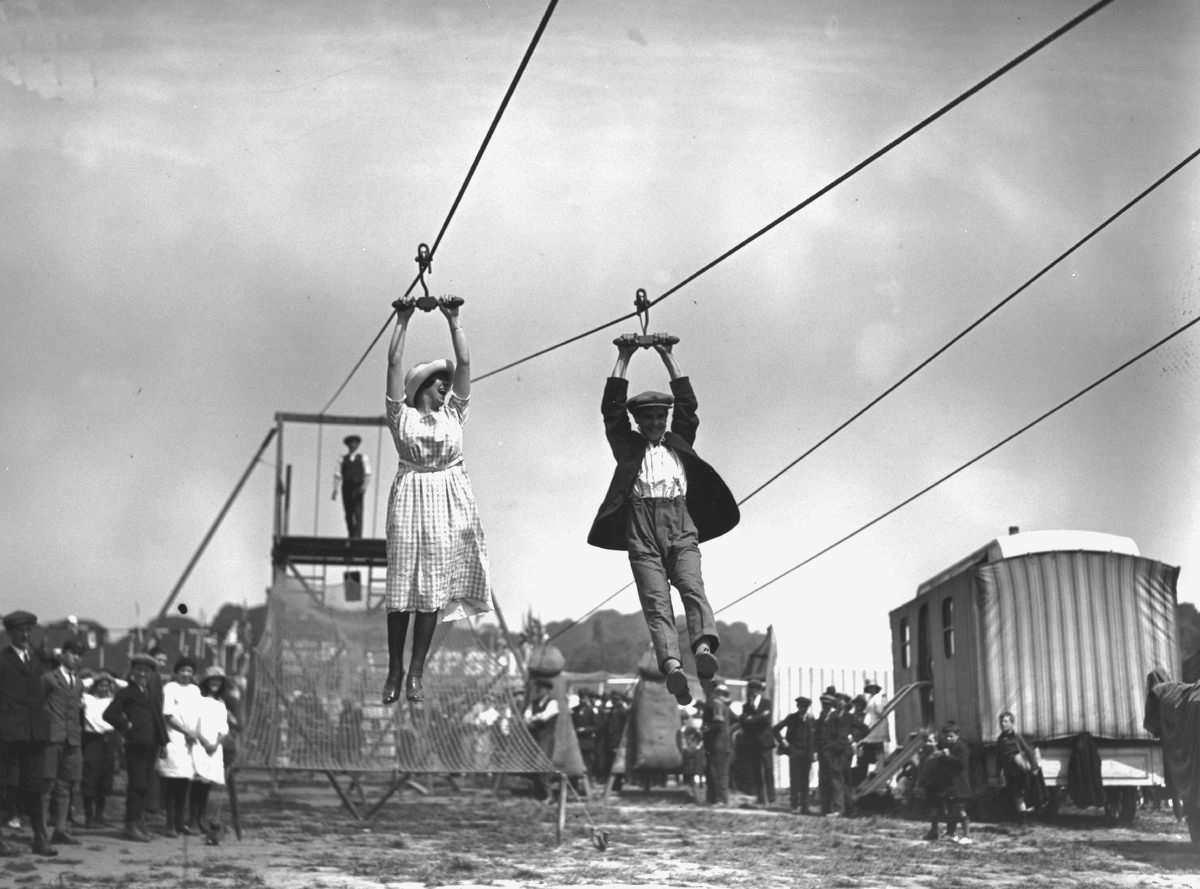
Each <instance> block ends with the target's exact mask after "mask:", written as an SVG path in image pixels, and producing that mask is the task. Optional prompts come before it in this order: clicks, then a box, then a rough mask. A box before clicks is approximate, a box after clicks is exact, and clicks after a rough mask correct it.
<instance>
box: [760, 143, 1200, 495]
mask: <svg viewBox="0 0 1200 889" xmlns="http://www.w3.org/2000/svg"><path fill="white" fill-rule="evenodd" d="M1197 156H1200V148H1197V149H1196V150H1195V151H1193V152H1192V153H1191V154H1189V155H1188V156H1187V157H1185V158H1184V159H1183V160H1182V161H1180V162H1179V163H1178V164H1176V165H1175V166H1174V167H1172V168H1171V169H1170V170H1168V171H1167V172H1166V173H1164V174H1163V175H1162V176H1160V177H1159V178H1158V179H1157V180H1155V182H1154V183H1153V184H1152V185H1150V186H1149V187H1148V188H1146V189H1144V190H1143V191H1142V192H1141V193H1139V194H1138V195H1137V197H1135V198H1133V200H1131V201H1129V202H1128V203H1127V204H1125V205H1124V206H1123V207H1121V209H1119V210H1117V212H1115V213H1113V214H1112V215H1111V216H1109V217H1108V218H1107V219H1105V220H1104V221H1103V222H1102V223H1100V224H1099V225H1098V226H1096V227H1095V228H1094V229H1092V230H1091V231H1090V232H1088V233H1087V234H1086V235H1084V236H1083V237H1082V238H1080V239H1079V240H1078V241H1076V242H1075V243H1074V244H1072V245H1071V246H1070V247H1068V248H1067V249H1066V250H1065V251H1063V252H1062V253H1060V254H1059V255H1058V256H1057V257H1056V258H1055V259H1053V260H1051V261H1050V263H1049V264H1048V265H1046V266H1043V268H1042V269H1041V271H1039V272H1038V273H1037V274H1035V275H1034V276H1033V277H1032V278H1030V279H1029V280H1027V281H1026V282H1025V283H1024V284H1022V285H1021V286H1020V287H1018V288H1017V289H1016V290H1014V291H1013V292H1012V293H1010V294H1009V295H1008V296H1006V297H1004V299H1002V300H1000V302H998V303H996V304H995V305H994V306H992V307H991V308H990V309H988V310H987V311H986V312H984V313H983V314H982V315H980V316H979V318H977V319H976V320H975V321H973V322H972V323H971V324H969V325H968V326H967V327H965V328H964V329H963V330H962V331H961V332H960V333H958V334H957V335H956V336H954V337H953V338H952V339H951V340H950V341H949V342H947V343H946V344H945V345H944V346H942V347H941V348H940V349H938V350H937V351H936V352H934V353H933V354H932V355H930V356H929V357H928V358H926V359H925V360H924V361H922V362H921V363H920V364H918V365H917V366H916V367H914V368H913V369H912V370H910V371H909V372H908V373H906V374H905V375H904V376H902V377H901V378H900V379H898V380H897V381H896V382H894V383H893V384H892V385H891V386H889V387H888V388H887V389H884V390H883V391H882V392H881V393H879V394H878V395H876V396H875V397H874V398H873V399H871V400H870V401H869V402H867V404H866V406H865V407H863V408H862V409H861V410H859V411H858V412H856V413H854V414H853V415H851V416H850V418H849V419H848V420H846V421H845V422H844V423H842V424H841V425H840V426H838V427H837V428H836V429H834V430H833V431H832V432H830V433H829V434H828V435H826V436H825V437H824V438H822V439H821V440H820V441H818V442H817V443H816V444H815V445H813V446H812V447H811V448H809V449H808V450H807V451H805V452H804V453H803V454H801V455H800V456H799V457H797V458H796V459H795V460H793V461H792V462H791V463H789V464H788V465H787V466H785V467H783V469H781V470H779V471H778V472H777V473H775V474H774V475H773V476H771V477H770V478H769V479H767V480H766V481H765V482H763V483H762V484H761V485H759V486H758V487H757V488H755V489H754V490H753V491H751V492H750V493H749V494H747V495H746V496H745V497H743V498H742V499H741V500H739V501H738V506H741V505H742V504H743V503H745V502H746V501H747V500H749V499H750V498H751V497H753V496H754V495H755V494H757V493H758V492H760V491H761V490H762V489H763V488H765V487H767V485H769V484H771V483H772V482H774V481H777V480H778V479H779V477H780V476H782V475H783V474H784V473H785V472H787V471H788V470H789V469H791V468H792V467H793V466H795V465H796V464H797V463H799V462H800V461H801V460H803V459H804V458H806V457H808V456H809V455H810V454H812V453H813V451H815V450H817V448H819V447H821V446H822V445H823V444H825V443H826V442H828V441H829V440H830V439H831V438H833V437H834V436H835V435H837V434H838V433H839V432H841V431H842V430H843V429H845V428H846V427H847V426H849V425H850V424H851V423H853V422H854V421H855V420H857V419H858V418H859V417H861V416H862V415H863V414H865V413H866V412H867V411H869V410H870V409H871V408H873V407H874V406H875V405H877V404H879V402H881V401H883V399H885V398H887V396H889V395H891V394H892V393H893V392H895V391H896V390H897V389H899V388H900V387H901V386H903V385H904V384H905V383H907V382H908V381H909V380H910V379H912V378H913V377H914V376H916V375H917V373H918V372H920V371H921V370H923V369H924V368H925V367H927V366H928V365H930V364H931V363H932V362H933V361H934V360H935V359H936V358H938V357H939V356H940V355H942V353H944V352H945V351H946V350H947V349H949V348H950V347H951V346H953V345H954V344H955V343H957V342H958V341H959V340H961V339H962V338H963V337H965V336H966V335H967V334H968V333H970V332H971V331H972V330H974V329H975V328H976V327H978V326H979V325H980V324H982V323H983V322H984V321H986V320H987V319H988V318H990V317H991V316H992V315H994V314H996V312H998V311H1000V309H1002V308H1003V307H1004V306H1006V305H1007V304H1008V303H1010V302H1011V301H1012V300H1014V299H1016V297H1017V296H1019V295H1020V294H1021V293H1022V292H1024V291H1025V290H1026V289H1028V288H1029V287H1030V286H1031V285H1032V284H1033V283H1034V282H1035V281H1037V280H1038V279H1040V278H1041V277H1042V276H1043V275H1045V274H1046V273H1047V272H1049V271H1050V270H1051V269H1052V268H1054V267H1055V266H1057V265H1058V264H1059V263H1061V262H1062V261H1063V260H1064V259H1066V258H1067V257H1068V256H1070V255H1071V254H1072V253H1074V252H1075V251H1076V250H1078V249H1079V248H1080V247H1082V246H1083V245H1084V244H1086V243H1087V242H1088V241H1090V240H1091V239H1092V238H1094V237H1095V236H1096V235H1098V234H1099V233H1100V232H1101V231H1103V230H1104V229H1105V228H1107V227H1108V226H1109V225H1110V224H1111V223H1112V222H1114V221H1115V220H1116V219H1117V218H1118V217H1120V216H1121V215H1122V214H1124V213H1125V211H1126V210H1128V209H1130V208H1131V207H1133V206H1134V205H1135V204H1137V203H1138V202H1139V201H1141V199H1142V198H1144V197H1146V195H1148V194H1150V192H1152V191H1154V190H1155V189H1156V188H1158V187H1159V186H1160V185H1162V184H1163V183H1164V182H1166V181H1167V180H1168V179H1170V178H1171V177H1172V176H1174V175H1175V174H1176V173H1178V172H1179V171H1180V170H1182V169H1183V168H1184V167H1185V166H1187V165H1188V164H1189V163H1191V162H1192V161H1193V160H1195V159H1196V157H1197Z"/></svg>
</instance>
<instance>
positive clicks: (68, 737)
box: [42, 639, 83, 846]
mask: <svg viewBox="0 0 1200 889" xmlns="http://www.w3.org/2000/svg"><path fill="white" fill-rule="evenodd" d="M82 658H83V644H82V643H81V642H80V641H79V640H78V639H68V640H67V641H66V642H64V643H63V645H62V648H61V649H60V651H59V653H58V657H57V661H58V663H57V665H56V666H55V667H54V669H52V670H49V671H47V672H45V673H43V674H42V692H43V695H44V696H45V700H46V714H47V715H48V716H49V717H50V741H49V743H48V744H47V745H46V784H47V785H48V790H49V794H48V795H49V802H50V806H49V814H50V821H51V829H52V833H51V834H50V842H52V843H55V844H61V845H66V846H78V845H79V840H77V839H75V837H73V836H71V834H70V833H68V832H67V813H68V812H69V811H70V809H71V803H72V801H73V800H74V798H75V795H76V794H77V793H78V792H79V783H80V781H81V780H82V778H83V750H82V746H81V745H82V740H83V739H82V735H83V717H82V711H83V683H82V682H81V681H80V679H79V677H78V675H76V674H77V673H78V672H79V663H80V660H81V659H82Z"/></svg>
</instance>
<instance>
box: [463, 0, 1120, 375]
mask: <svg viewBox="0 0 1200 889" xmlns="http://www.w3.org/2000/svg"><path fill="white" fill-rule="evenodd" d="M1112 2H1113V0H1099V2H1097V3H1094V4H1092V5H1091V6H1089V7H1088V8H1087V9H1085V10H1084V11H1083V12H1081V13H1080V14H1079V15H1077V16H1075V18H1073V19H1071V20H1070V21H1069V22H1067V23H1066V24H1065V25H1063V26H1062V27H1060V28H1058V29H1057V30H1055V31H1053V32H1052V33H1050V34H1049V35H1047V36H1046V37H1043V38H1042V39H1041V40H1039V41H1038V42H1037V43H1035V44H1034V45H1033V46H1031V47H1029V49H1027V50H1025V51H1024V52H1022V53H1021V54H1020V55H1018V56H1016V57H1015V58H1013V59H1012V60H1011V61H1009V62H1007V63H1006V64H1004V65H1002V66H1001V67H999V68H997V69H996V70H995V71H993V72H992V73H991V74H989V75H988V76H987V77H985V78H984V79H983V80H981V81H979V82H978V83H977V84H975V85H974V86H973V87H971V88H970V89H968V90H967V91H966V92H963V93H960V94H959V95H958V96H957V97H956V98H954V99H951V100H950V101H949V102H947V103H946V104H945V105H943V106H942V107H941V108H939V109H938V110H937V111H935V112H933V113H932V114H930V115H929V116H928V117H926V118H925V119H924V120H922V121H921V122H920V123H918V124H916V125H914V126H912V127H910V128H909V129H907V130H905V131H904V132H903V133H901V134H900V135H899V136H897V137H896V138H895V139H893V140H892V141H891V142H889V143H887V144H886V145H884V146H883V147H882V148H880V149H879V150H878V151H876V152H875V153H874V154H871V155H870V156H868V157H867V158H865V159H864V160H862V161H859V162H858V163H857V164H855V165H854V166H853V167H851V168H850V169H849V170H847V171H846V172H845V173H843V174H842V175H840V176H838V177H837V178H836V179H834V180H833V181H831V182H830V183H828V184H827V185H825V186H824V187H822V188H821V189H819V190H817V191H816V192H814V193H813V194H811V195H809V196H808V197H807V198H805V199H804V200H803V201H801V202H800V203H799V204H797V205H796V206H794V207H792V209H790V210H788V211H787V212H786V213H784V214H783V215H782V216H779V217H777V218H776V219H774V220H772V221H771V222H769V223H767V224H766V225H764V226H763V227H762V228H760V229H759V230H758V231H756V232H755V233H754V234H752V235H750V236H749V237H748V238H746V239H744V240H743V241H741V242H739V243H738V244H735V245H734V246H733V247H730V248H729V249H728V250H726V251H725V252H724V253H722V254H721V255H720V256H718V257H717V258H716V259H714V260H712V261H711V262H709V263H708V264H707V265H704V266H702V267H701V268H700V269H698V270H697V271H695V272H693V273H692V274H690V275H688V276H687V277H686V278H684V279H683V280H682V281H680V282H679V283H678V284H676V285H675V286H674V287H672V288H670V289H669V290H667V291H666V292H665V293H663V294H662V295H661V296H658V297H656V298H655V299H653V300H651V301H650V303H649V305H648V306H647V308H650V307H651V306H656V305H658V304H659V303H660V302H662V301H663V300H664V299H666V298H667V297H669V296H671V295H673V294H674V293H676V292H677V291H679V290H681V289H682V288H683V287H685V286H686V285H688V284H690V283H691V282H692V281H694V280H696V279H697V278H699V277H700V276H701V275H703V274H704V273H705V272H707V271H710V270H711V269H713V268H714V267H715V266H717V265H719V264H720V263H722V262H724V261H725V260H726V259H728V258H729V257H731V256H733V254H735V253H737V252H738V251H739V250H741V249H742V248H743V247H746V246H747V245H749V244H750V243H752V242H753V241H755V240H757V239H758V238H760V237H762V236H763V235H765V234H766V233H767V232H769V231H771V229H773V228H775V227H776V226H777V225H779V224H780V223H782V222H784V221H785V220H787V219H790V218H791V217H792V216H794V215H795V214H796V213H798V212H800V211H801V210H803V209H804V208H805V207H807V206H808V205H809V204H811V203H813V202H814V201H816V200H817V199H818V198H820V197H822V196H824V195H825V194H828V193H829V192H830V191H832V190H833V189H835V188H836V187H837V186H839V185H841V184H842V183H843V182H845V181H846V180H847V179H849V178H850V177H852V176H854V175H855V174H857V173H859V172H860V171H861V170H863V169H864V168H865V167H867V166H869V165H870V164H872V163H874V162H875V161H876V160H878V159H879V158H881V157H883V156H884V155H885V154H887V153H888V152H889V151H891V150H892V149H893V148H895V147H897V146H898V145H900V144H901V143H903V142H906V141H908V139H909V138H911V137H912V136H914V135H916V134H917V133H918V132H920V131H921V130H923V129H925V127H927V126H929V125H930V124H932V123H933V122H934V121H936V120H937V119H938V118H940V117H942V116H944V115H945V114H947V113H948V112H949V111H951V110H952V109H953V108H955V107H956V106H958V105H961V104H962V103H963V102H965V101H966V100H967V99H969V98H970V97H971V96H973V95H975V94H976V93H977V92H979V91H980V90H982V89H983V88H984V87H986V86H988V85H990V84H991V83H993V82H994V81H996V80H997V79H999V78H1000V77H1002V76H1003V75H1005V74H1007V73H1008V72H1009V71H1011V70H1012V69H1013V68H1015V67H1016V66H1017V65H1020V64H1021V63H1022V62H1024V61H1025V60H1026V59H1028V58H1030V57H1031V56H1033V55H1035V54H1036V53H1038V52H1040V51H1041V50H1043V49H1045V48H1046V47H1047V46H1049V45H1050V44H1051V43H1053V42H1054V41H1055V40H1057V39H1058V38H1059V37H1061V36H1063V35H1064V34H1066V33H1067V32H1068V31H1070V30H1072V29H1073V28H1075V27H1076V26H1077V25H1079V24H1081V23H1082V22H1084V21H1085V20H1086V19H1088V18H1090V17H1091V16H1093V15H1095V14H1096V13H1097V12H1099V11H1100V10H1101V9H1103V8H1104V7H1105V6H1108V5H1109V4H1110V3H1112ZM636 314H637V313H636V312H634V313H630V314H628V315H622V316H621V317H620V318H616V319H614V320H612V321H609V322H607V323H605V324H601V325H599V326H598V327H593V328H592V329H591V330H588V331H586V332H584V333H581V334H577V335H576V336H573V337H571V338H570V339H566V340H563V341H562V342H561V343H556V344H554V345H553V346H547V347H546V348H544V349H540V350H539V351H537V352H534V353H532V354H530V355H526V356H525V357H524V358H518V359H517V360H516V361H512V362H509V363H508V364H505V365H503V366H502V367H498V368H496V369H495V370H491V371H488V372H487V373H485V374H483V375H481V376H478V377H475V378H474V380H472V382H477V381H479V380H485V379H487V378H488V377H490V376H494V375H496V374H498V373H501V372H503V371H506V370H510V369H511V368H514V367H516V366H517V365H519V364H524V363H525V362H526V361H532V360H533V359H534V358H539V357H541V356H542V355H545V354H546V353H548V352H553V351H554V350H555V349H560V348H562V347H563V346H566V345H569V344H570V343H573V342H576V341H577V340H581V339H583V338H584V337H588V336H591V335H592V334H594V333H599V332H600V331H601V330H605V329H606V328H609V327H612V326H613V325H616V324H620V323H621V322H622V321H625V320H627V319H629V318H633V317H634V316H635V315H636Z"/></svg>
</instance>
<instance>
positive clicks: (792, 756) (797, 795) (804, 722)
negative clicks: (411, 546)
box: [771, 710, 816, 812]
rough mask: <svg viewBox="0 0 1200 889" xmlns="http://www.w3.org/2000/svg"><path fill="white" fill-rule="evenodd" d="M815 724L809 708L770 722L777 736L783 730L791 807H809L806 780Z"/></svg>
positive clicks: (810, 759) (810, 765) (810, 761)
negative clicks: (773, 723)
mask: <svg viewBox="0 0 1200 889" xmlns="http://www.w3.org/2000/svg"><path fill="white" fill-rule="evenodd" d="M815 729H816V726H815V723H814V721H813V718H812V716H811V715H810V714H809V712H808V710H805V711H804V712H803V713H801V712H800V711H799V710H797V711H795V712H794V713H789V714H788V715H787V716H785V717H783V719H781V720H780V721H779V722H777V723H775V725H774V726H772V728H771V731H773V732H774V733H775V735H776V737H778V736H779V733H780V732H783V733H784V735H783V744H784V749H785V750H786V751H787V757H788V786H789V788H790V791H791V803H792V810H793V811H796V810H801V811H804V812H807V811H808V781H809V776H810V774H811V772H812V761H813V753H814V752H815V749H816V748H815V746H814V735H815V734H816V731H815Z"/></svg>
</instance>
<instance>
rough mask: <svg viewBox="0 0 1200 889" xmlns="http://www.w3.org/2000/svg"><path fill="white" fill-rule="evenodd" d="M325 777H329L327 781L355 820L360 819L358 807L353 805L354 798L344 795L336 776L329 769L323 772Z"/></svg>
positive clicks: (361, 818)
mask: <svg viewBox="0 0 1200 889" xmlns="http://www.w3.org/2000/svg"><path fill="white" fill-rule="evenodd" d="M325 777H326V778H328V779H329V783H330V784H332V785H333V789H334V790H336V791H337V795H338V798H339V799H341V801H342V805H344V806H345V807H346V808H347V809H349V810H350V814H351V815H353V816H354V820H355V821H362V820H363V817H362V815H360V814H359V813H358V807H357V806H356V805H354V800H352V799H350V797H348V796H347V795H346V791H344V790H342V785H341V784H338V781H337V777H336V776H335V775H334V774H333V772H331V771H326V772H325Z"/></svg>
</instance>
